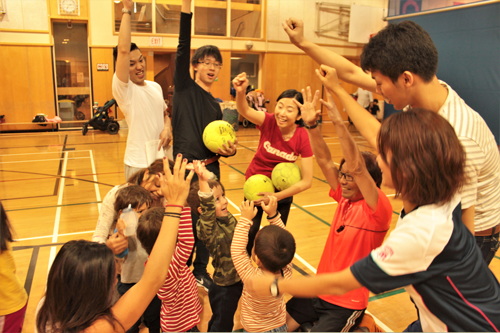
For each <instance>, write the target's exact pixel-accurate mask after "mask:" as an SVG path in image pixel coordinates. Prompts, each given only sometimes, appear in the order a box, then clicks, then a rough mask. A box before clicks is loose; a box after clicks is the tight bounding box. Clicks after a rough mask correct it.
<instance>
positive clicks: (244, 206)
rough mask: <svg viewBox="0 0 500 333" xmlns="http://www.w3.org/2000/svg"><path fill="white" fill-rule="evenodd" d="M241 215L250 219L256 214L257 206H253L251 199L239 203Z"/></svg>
mask: <svg viewBox="0 0 500 333" xmlns="http://www.w3.org/2000/svg"><path fill="white" fill-rule="evenodd" d="M240 211H241V217H244V218H246V219H248V220H250V221H252V219H253V218H254V217H255V215H257V207H255V205H254V203H253V201H243V202H242V203H241V205H240Z"/></svg>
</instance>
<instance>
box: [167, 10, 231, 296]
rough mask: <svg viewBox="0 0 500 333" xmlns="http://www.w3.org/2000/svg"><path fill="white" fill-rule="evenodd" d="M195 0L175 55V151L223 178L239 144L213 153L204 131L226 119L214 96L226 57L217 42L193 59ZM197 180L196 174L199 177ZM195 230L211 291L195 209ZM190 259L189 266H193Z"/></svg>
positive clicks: (201, 280)
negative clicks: (223, 164)
mask: <svg viewBox="0 0 500 333" xmlns="http://www.w3.org/2000/svg"><path fill="white" fill-rule="evenodd" d="M191 18H192V14H191V0H182V7H181V21H180V28H179V45H178V47H177V54H176V58H175V73H174V85H175V91H174V100H173V111H172V126H173V137H174V142H173V153H174V155H176V154H179V153H181V154H183V156H184V157H186V158H187V159H188V161H189V162H192V161H193V160H201V161H205V165H206V167H207V169H208V170H210V171H211V172H212V173H214V174H215V175H216V176H217V179H220V169H219V158H220V156H223V157H228V156H234V155H235V154H236V146H237V144H236V143H235V144H234V145H233V144H232V143H231V142H228V144H227V145H226V144H224V147H223V148H220V149H219V151H218V152H217V153H214V152H211V151H210V150H209V149H208V148H207V147H205V144H204V143H203V130H204V129H205V127H207V125H208V124H209V123H211V122H212V121H214V120H222V109H221V106H220V104H219V102H217V100H216V99H215V98H214V96H212V94H211V89H212V85H213V84H214V82H215V80H216V79H217V76H218V75H219V72H220V70H221V67H222V56H221V53H220V51H219V49H218V48H217V46H214V45H205V46H202V47H200V48H198V49H197V50H196V51H195V53H194V55H193V58H192V59H191V61H190V54H191ZM190 64H192V65H193V70H194V73H195V78H194V79H193V78H191V73H190ZM194 180H196V176H195V179H194ZM191 213H192V214H193V215H192V219H193V233H194V237H195V246H196V258H195V260H194V263H193V266H194V269H193V274H194V276H195V278H196V281H197V282H198V286H200V287H203V288H205V290H208V288H209V287H210V284H211V283H212V279H211V278H210V276H209V275H208V273H207V264H208V259H209V255H208V251H207V249H206V248H205V247H204V245H203V242H201V241H199V240H198V238H197V237H198V235H197V234H196V232H194V230H196V225H195V223H196V221H197V220H198V216H197V214H196V210H192V211H191ZM190 261H191V260H189V261H188V265H190Z"/></svg>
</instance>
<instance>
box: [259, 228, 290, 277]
mask: <svg viewBox="0 0 500 333" xmlns="http://www.w3.org/2000/svg"><path fill="white" fill-rule="evenodd" d="M254 250H255V254H256V255H257V257H259V259H260V261H261V263H262V265H263V266H264V268H265V269H267V270H268V271H270V272H272V273H276V272H278V271H279V270H280V269H283V268H285V266H286V265H288V264H289V263H290V262H291V261H292V259H293V256H294V255H295V239H294V238H293V235H292V234H291V233H290V232H289V231H288V230H286V229H283V228H281V227H278V226H277V225H268V226H265V227H264V228H262V229H261V230H259V232H258V233H257V236H255V249H254Z"/></svg>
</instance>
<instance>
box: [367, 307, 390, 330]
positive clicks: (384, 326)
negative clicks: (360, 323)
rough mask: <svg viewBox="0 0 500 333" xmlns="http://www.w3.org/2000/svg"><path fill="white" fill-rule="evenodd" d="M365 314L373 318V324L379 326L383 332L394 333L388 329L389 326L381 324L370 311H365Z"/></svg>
mask: <svg viewBox="0 0 500 333" xmlns="http://www.w3.org/2000/svg"><path fill="white" fill-rule="evenodd" d="M365 313H368V314H369V315H370V316H372V317H373V320H375V323H376V324H377V325H378V326H380V328H381V329H383V330H384V331H385V332H394V331H393V330H391V329H390V328H389V326H387V325H386V324H384V323H383V322H381V321H380V319H378V318H377V317H375V316H374V315H373V314H372V313H371V312H370V311H368V310H366V311H365Z"/></svg>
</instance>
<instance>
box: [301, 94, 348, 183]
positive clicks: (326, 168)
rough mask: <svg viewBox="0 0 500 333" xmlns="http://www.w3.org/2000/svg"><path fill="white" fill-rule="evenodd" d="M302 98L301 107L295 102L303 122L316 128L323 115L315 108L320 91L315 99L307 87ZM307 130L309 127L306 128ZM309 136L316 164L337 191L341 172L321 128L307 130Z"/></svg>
mask: <svg viewBox="0 0 500 333" xmlns="http://www.w3.org/2000/svg"><path fill="white" fill-rule="evenodd" d="M302 96H304V98H305V101H304V104H303V105H301V104H300V103H299V102H297V101H296V102H295V103H296V104H297V106H298V107H299V108H300V114H301V115H302V120H303V121H304V122H305V123H306V124H307V125H309V126H314V125H315V124H316V123H317V121H318V118H319V116H320V114H321V111H320V110H317V111H316V110H315V106H316V104H317V102H318V99H319V91H316V93H315V94H314V97H313V96H312V95H311V88H310V87H307V95H306V90H304V89H302ZM306 128H307V127H306ZM307 134H308V135H309V140H310V142H311V148H312V150H313V153H314V156H315V157H316V162H317V163H318V165H319V167H320V168H321V171H322V172H323V175H324V176H325V178H326V181H327V182H328V184H329V185H330V188H332V189H333V190H336V189H337V187H338V186H339V178H338V174H339V170H338V169H337V167H336V166H335V163H333V160H332V154H331V153H330V149H329V148H328V146H327V145H326V142H325V140H324V139H323V135H322V134H321V130H320V129H319V127H316V128H313V129H307Z"/></svg>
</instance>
